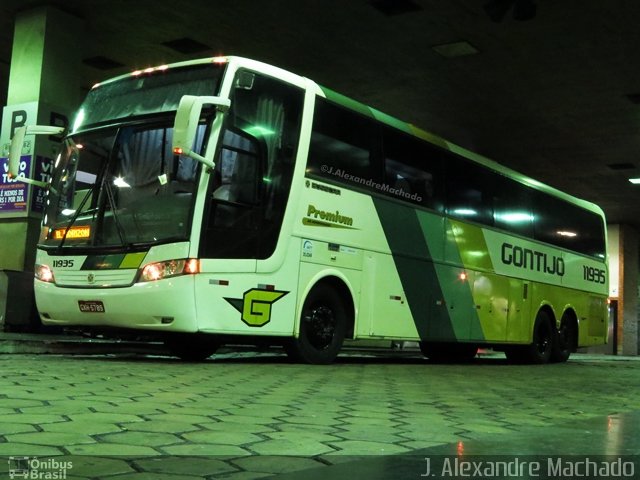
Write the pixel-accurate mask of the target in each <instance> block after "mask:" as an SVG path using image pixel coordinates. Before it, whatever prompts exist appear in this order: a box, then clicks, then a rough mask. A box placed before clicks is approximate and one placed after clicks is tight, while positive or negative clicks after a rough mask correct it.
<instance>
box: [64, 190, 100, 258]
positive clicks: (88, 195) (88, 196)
mask: <svg viewBox="0 0 640 480" xmlns="http://www.w3.org/2000/svg"><path fill="white" fill-rule="evenodd" d="M94 188H95V186H94ZM93 190H94V189H93V188H89V189H87V193H85V194H84V197H82V201H81V202H80V205H78V208H77V209H76V211H75V212H74V213H73V217H71V220H69V223H68V224H67V228H65V229H64V233H63V234H62V239H60V243H59V244H58V248H62V246H63V245H64V242H65V240H66V239H67V234H68V233H69V230H71V227H72V226H73V224H74V223H76V220H77V219H78V217H79V216H80V213H81V212H82V209H83V207H84V204H85V203H87V200H88V199H89V198H90V197H91V194H92V193H93Z"/></svg>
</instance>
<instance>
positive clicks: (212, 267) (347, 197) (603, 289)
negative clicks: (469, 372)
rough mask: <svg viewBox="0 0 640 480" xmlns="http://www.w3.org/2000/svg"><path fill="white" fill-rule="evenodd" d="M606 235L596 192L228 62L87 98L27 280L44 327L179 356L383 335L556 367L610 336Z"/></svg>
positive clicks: (143, 79) (173, 71)
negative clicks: (139, 338) (164, 348)
mask: <svg viewBox="0 0 640 480" xmlns="http://www.w3.org/2000/svg"><path fill="white" fill-rule="evenodd" d="M31 131H33V132H36V131H37V127H35V128H32V129H31ZM29 132H30V130H29V128H26V133H27V134H28V133H29ZM21 133H22V134H24V133H25V132H24V131H23V132H21ZM16 137H19V135H16ZM17 150H19V148H18V149H17ZM606 247H607V244H606V228H605V219H604V215H603V212H602V210H601V209H600V208H598V207H597V206H595V205H593V204H591V203H588V202H586V201H582V200H578V199H576V198H573V197H571V196H569V195H567V194H565V193H562V192H559V191H557V190H555V189H553V188H550V187H548V186H545V185H543V184H541V183H539V182H537V181H535V180H532V179H530V178H527V177H526V176H524V175H520V174H518V173H516V172H514V171H512V170H509V169H507V168H505V167H503V166H500V165H499V164H497V163H494V162H492V161H490V160H488V159H486V158H483V157H481V156H479V155H476V154H474V153H471V152H469V151H467V150H464V149H462V148H460V147H457V146H455V145H452V144H451V143H448V142H446V141H444V140H442V139H441V138H438V137H436V136H434V135H432V134H429V133H427V132H425V131H422V130H419V129H417V128H415V127H414V126H412V125H410V124H407V123H403V122H401V121H399V120H397V119H395V118H392V117H390V116H388V115H386V114H383V113H381V112H379V111H377V110H374V109H372V108H369V107H367V106H365V105H362V104H360V103H358V102H356V101H353V100H351V99H348V98H346V97H344V96H342V95H340V94H337V93H335V92H333V91H331V90H329V89H327V88H324V87H322V86H319V85H318V84H316V83H315V82H313V81H311V80H309V79H307V78H304V77H301V76H298V75H295V74H292V73H289V72H286V71H283V70H281V69H279V68H276V67H273V66H270V65H265V64H263V63H260V62H256V61H253V60H249V59H245V58H239V57H232V56H230V57H223V58H213V59H205V60H199V61H189V62H182V63H178V64H173V65H168V66H161V67H157V68H150V69H147V70H144V71H138V72H133V73H131V74H128V75H124V76H120V77H117V78H114V79H112V80H108V81H105V82H103V83H101V84H98V85H96V86H95V87H94V88H93V89H92V90H91V91H90V92H89V94H88V95H87V97H86V100H85V101H84V103H83V104H82V105H81V108H80V109H79V112H78V115H77V119H76V121H75V124H74V126H73V128H72V130H71V131H70V132H69V134H68V135H66V137H65V138H64V141H63V147H62V151H61V154H60V156H59V158H58V159H57V160H56V161H55V170H54V175H53V178H52V180H51V183H50V185H49V187H48V196H47V200H46V207H45V212H44V217H43V230H42V235H41V238H40V241H39V244H38V252H37V260H36V269H35V277H36V278H35V294H36V302H37V307H38V311H39V313H40V317H41V319H42V322H43V323H44V324H46V325H59V326H63V327H73V328H81V329H87V330H96V331H101V332H113V333H116V334H121V333H123V332H130V333H132V334H136V335H142V334H144V335H146V336H157V337H159V338H162V339H163V340H164V341H165V342H166V344H167V345H168V347H169V348H170V349H171V351H172V352H173V353H174V354H175V355H177V356H179V357H182V358H184V359H203V358H206V357H208V356H210V355H211V354H213V353H214V352H215V350H216V349H217V348H218V347H219V346H221V345H225V344H226V345H232V344H239V343H241V344H265V343H266V344H274V345H275V344H279V345H283V346H284V347H285V349H286V351H287V353H288V354H289V355H290V356H292V357H293V358H295V359H297V360H299V361H303V362H309V363H320V364H322V363H330V362H332V361H333V360H334V359H335V358H336V356H337V355H338V354H339V352H340V350H341V348H342V346H343V343H344V342H345V341H357V340H383V341H389V343H391V342H392V341H406V342H418V343H419V345H420V346H421V349H422V352H423V353H424V354H425V355H426V356H428V357H430V358H433V359H436V360H441V359H455V358H459V359H465V358H466V359H469V358H472V357H473V356H474V355H475V354H476V352H477V350H478V348H480V347H483V348H484V347H486V348H493V349H495V350H499V351H504V352H505V353H506V354H507V356H508V357H509V358H510V359H514V360H519V361H527V362H534V363H546V362H549V361H555V362H561V361H565V360H567V358H568V357H569V355H570V353H571V352H572V351H575V350H576V349H577V348H578V347H583V346H589V345H596V344H602V343H605V342H606V340H607V338H606V337H607V331H608V329H607V322H608V314H607V294H608V286H607V284H608V273H607V253H606V252H607V250H606ZM354 343H355V342H354Z"/></svg>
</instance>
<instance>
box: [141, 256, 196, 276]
mask: <svg viewBox="0 0 640 480" xmlns="http://www.w3.org/2000/svg"><path fill="white" fill-rule="evenodd" d="M198 272H200V260H198V259H197V258H182V259H180V260H166V261H164V262H156V263H149V264H147V265H145V266H144V267H143V268H142V271H141V272H140V277H139V278H138V281H139V282H153V281H155V280H162V279H163V278H170V277H177V276H179V275H192V274H194V273H198Z"/></svg>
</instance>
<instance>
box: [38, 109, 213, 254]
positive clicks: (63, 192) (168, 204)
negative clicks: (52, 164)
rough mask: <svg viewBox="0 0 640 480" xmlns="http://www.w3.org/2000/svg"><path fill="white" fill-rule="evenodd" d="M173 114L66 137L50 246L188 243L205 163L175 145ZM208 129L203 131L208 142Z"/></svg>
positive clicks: (50, 201) (50, 216)
mask: <svg viewBox="0 0 640 480" xmlns="http://www.w3.org/2000/svg"><path fill="white" fill-rule="evenodd" d="M171 120H172V118H170V117H167V118H166V120H164V121H163V120H155V121H152V122H147V123H141V122H138V123H135V124H133V125H126V126H120V127H110V128H103V129H99V130H96V131H93V132H90V133H83V134H76V135H72V136H70V137H69V138H67V139H66V140H65V143H64V145H63V149H62V152H61V155H60V158H59V160H58V164H57V165H56V168H55V173H54V176H53V179H52V182H51V186H50V189H49V194H48V198H47V201H46V206H45V212H44V213H45V215H44V218H43V220H44V227H45V229H46V232H47V235H46V239H45V240H44V245H45V246H50V247H62V246H65V247H83V248H87V247H132V246H139V245H141V244H146V245H148V244H154V243H162V242H167V241H176V240H186V239H187V238H188V235H189V229H190V217H191V215H190V213H191V209H192V206H193V201H194V197H195V191H196V182H197V180H198V175H199V171H200V166H199V164H198V163H197V162H196V161H194V160H191V159H190V158H187V157H182V156H177V155H174V154H173V152H172V150H171V135H172V128H171V127H172V123H171ZM204 131H205V127H204V125H202V126H201V127H200V130H199V135H198V139H197V142H198V144H199V146H198V148H201V147H202V143H203V138H204Z"/></svg>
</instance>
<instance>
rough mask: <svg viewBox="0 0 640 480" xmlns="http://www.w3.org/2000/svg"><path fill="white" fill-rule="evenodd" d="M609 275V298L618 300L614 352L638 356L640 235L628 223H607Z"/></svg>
mask: <svg viewBox="0 0 640 480" xmlns="http://www.w3.org/2000/svg"><path fill="white" fill-rule="evenodd" d="M608 233H609V262H610V267H609V275H610V292H611V297H612V298H617V299H618V310H617V313H618V328H617V332H616V334H617V339H618V345H617V352H614V353H618V354H622V355H638V344H639V341H640V339H639V337H638V323H639V317H638V276H639V274H640V268H639V257H640V254H639V248H640V237H639V235H638V232H637V231H636V230H635V229H634V228H632V227H630V226H628V225H610V226H609V228H608Z"/></svg>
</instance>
